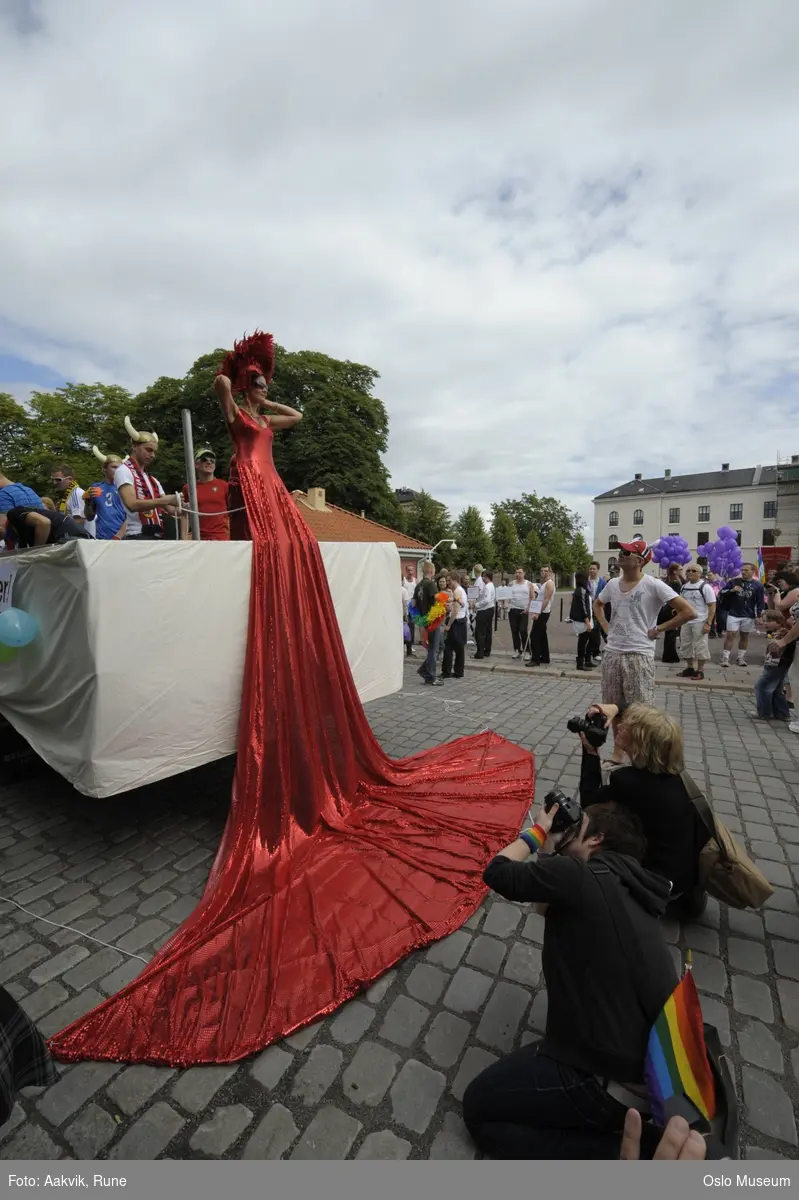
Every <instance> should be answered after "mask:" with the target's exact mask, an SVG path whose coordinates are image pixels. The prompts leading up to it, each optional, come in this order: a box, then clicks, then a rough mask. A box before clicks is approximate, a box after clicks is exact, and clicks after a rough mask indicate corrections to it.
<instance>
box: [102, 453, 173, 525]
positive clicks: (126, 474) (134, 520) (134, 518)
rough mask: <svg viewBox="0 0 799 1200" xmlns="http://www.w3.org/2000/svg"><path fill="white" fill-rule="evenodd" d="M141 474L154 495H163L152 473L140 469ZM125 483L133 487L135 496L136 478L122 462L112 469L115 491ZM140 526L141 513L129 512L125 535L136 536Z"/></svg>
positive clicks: (162, 490)
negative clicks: (114, 469) (119, 465)
mask: <svg viewBox="0 0 799 1200" xmlns="http://www.w3.org/2000/svg"><path fill="white" fill-rule="evenodd" d="M142 475H143V476H144V478H145V480H146V482H147V483H149V485H150V488H151V490H152V491H153V492H154V493H155V495H156V496H163V494H164V489H163V488H162V487H161V484H160V483H159V482H158V480H157V479H154V478H153V476H152V475H148V474H147V472H146V471H142ZM126 483H129V484H130V486H131V487H132V488H133V494H134V496H135V495H136V480H135V479H134V478H133V472H132V471H131V469H130V467H126V466H125V465H124V464H123V465H122V466H121V467H117V469H116V471H114V487H115V488H116V489H117V491H119V489H120V488H122V487H124V486H125V484H126ZM141 528H142V527H141V513H137V512H129V513H128V524H127V532H126V534H125V537H136V536H137V535H138V534H140V533H141Z"/></svg>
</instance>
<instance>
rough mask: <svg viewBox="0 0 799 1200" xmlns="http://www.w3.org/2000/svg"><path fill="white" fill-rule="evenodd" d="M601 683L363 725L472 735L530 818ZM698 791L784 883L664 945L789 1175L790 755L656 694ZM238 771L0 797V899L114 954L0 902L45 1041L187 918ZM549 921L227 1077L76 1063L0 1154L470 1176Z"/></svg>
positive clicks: (423, 701)
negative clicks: (487, 744) (530, 788)
mask: <svg viewBox="0 0 799 1200" xmlns="http://www.w3.org/2000/svg"><path fill="white" fill-rule="evenodd" d="M597 685H598V681H597V680H595V679H592V680H585V679H582V678H579V677H578V678H577V679H574V680H572V679H569V678H548V677H544V676H539V675H538V674H537V673H534V672H531V671H527V673H526V674H525V675H522V674H521V673H518V674H516V673H514V674H512V675H509V674H500V673H498V672H491V671H477V670H474V669H469V670H468V671H467V676H466V678H465V679H464V680H463V681H459V682H457V683H456V682H454V681H453V682H452V683H451V684H448V685H447V686H446V687H445V688H440V689H433V688H424V687H422V686H420V685H419V681H418V679H417V677H416V676H415V674H414V673H413V670H412V669H410V668H409V670H408V673H407V677H406V686H405V689H404V691H403V692H402V693H400V694H398V695H396V696H392V697H389V698H387V699H385V700H381V701H377V702H375V703H373V704H371V705H369V706H368V708H367V713H368V716H369V719H370V721H371V723H372V726H373V728H374V730H375V732H376V734H377V736H378V737H379V738H380V740H381V742H382V743H383V745H384V746H385V747H386V749H387V750H388V751H389V752H390V753H391V754H393V755H396V756H401V755H406V754H410V753H413V752H414V751H417V750H420V749H422V748H423V747H426V746H432V745H435V744H438V743H439V742H441V741H443V740H446V739H450V738H453V737H456V736H459V735H462V734H466V733H473V732H478V731H479V730H481V729H484V728H486V727H491V728H494V729H496V730H497V731H498V732H500V733H503V734H505V735H506V736H507V737H510V738H513V739H514V740H517V741H519V742H520V743H522V744H524V745H528V746H531V747H533V749H534V750H535V753H536V759H537V767H538V777H537V798H538V799H539V800H540V799H541V798H542V796H543V794H544V793H545V792H546V791H547V790H549V789H550V788H551V787H552V786H553V785H554V784H558V785H559V786H561V787H563V788H565V789H567V790H574V789H575V788H576V786H577V781H578V771H579V751H578V743H577V739H576V738H574V737H573V736H572V735H570V734H568V732H567V731H566V728H565V725H566V720H567V718H568V717H569V716H571V715H572V714H573V713H579V712H582V711H584V709H585V707H586V706H587V704H588V702H589V701H590V700H591V699H592V698H594V697H595V696H596V693H597ZM661 701H662V703H663V704H664V705H665V706H666V707H667V708H668V709H669V710H670V711H672V712H673V713H674V714H675V715H676V716H678V717H679V719H680V720H681V722H682V725H683V728H684V730H685V735H686V743H687V749H688V766H689V769H690V770H691V772H692V773H693V774H694V775H695V776H696V777H697V778H698V779H700V780H703V781H704V784H705V786H706V787H707V788H708V791H709V794H710V795H711V796H712V798H713V800H714V803H715V804H716V807H717V809H718V810H719V812H720V813H721V814H723V816H724V819H725V821H727V823H728V824H729V825H730V827H731V828H732V829H734V830H735V831H736V832H737V833H738V834H739V835H741V836H742V837H744V838H745V839H746V841H747V844H748V847H749V849H750V852H751V853H752V855H753V856H754V857H755V858H756V859H757V860H758V861H759V863H760V866H761V867H762V869H763V870H764V871H765V872H766V874H767V875H768V876H769V878H770V879H771V880H772V882H773V883H774V885H775V894H774V897H773V899H772V900H771V901H770V902H769V904H768V906H767V907H766V909H765V911H764V912H763V913H762V914H754V913H736V912H729V911H727V910H724V909H720V908H719V906H718V905H717V904H715V903H713V902H711V904H710V905H709V908H708V911H707V913H706V915H705V917H704V918H703V920H702V921H701V923H699V924H697V925H694V926H688V927H686V928H684V929H679V928H678V927H676V926H671V927H669V929H668V936H669V940H670V942H671V944H672V946H673V949H674V955H675V959H677V958H678V957H679V956H680V955H681V954H682V952H683V951H684V950H685V948H687V947H691V948H692V949H693V951H694V970H695V974H696V979H697V983H698V986H699V988H700V990H701V993H702V1000H703V1008H704V1011H705V1016H706V1018H707V1019H708V1020H709V1021H710V1022H711V1023H713V1024H715V1025H716V1026H717V1027H718V1028H719V1030H720V1033H721V1037H722V1041H723V1042H724V1044H725V1045H727V1046H729V1047H730V1048H731V1053H732V1056H733V1059H734V1062H735V1069H736V1082H737V1085H738V1089H739V1095H740V1096H741V1098H742V1107H741V1115H742V1122H743V1126H742V1135H743V1144H744V1146H745V1147H748V1148H749V1149H750V1154H751V1155H753V1156H761V1157H763V1156H766V1157H784V1158H793V1157H795V1156H796V1148H797V1127H796V1104H797V1101H798V1100H799V1082H798V1080H799V904H797V882H798V881H799V802H798V801H799V737H796V736H794V735H791V734H790V733H789V732H788V730H787V729H786V728H785V727H784V726H779V727H778V726H772V725H759V724H755V723H751V722H749V721H748V720H747V719H746V718H745V716H744V714H745V712H746V711H747V710H748V709H749V707H750V705H749V702H748V698H747V697H741V696H740V695H738V694H735V693H730V692H722V691H710V692H708V691H705V692H703V693H700V692H698V691H695V692H694V693H692V692H691V690H690V689H686V688H680V689H677V688H664V689H663V690H662V692H661ZM230 775H231V767H230V763H224V764H218V765H216V766H215V767H213V768H208V769H204V770H203V771H201V772H195V773H192V774H191V775H188V776H186V777H184V778H178V779H174V780H169V781H166V782H165V783H163V784H160V785H157V786H155V787H152V788H148V789H144V790H143V791H142V792H141V793H139V794H137V795H136V796H135V798H133V797H130V796H127V797H122V798H120V800H119V801H117V802H110V801H95V800H87V799H85V798H82V797H80V796H78V795H77V794H76V793H74V792H73V791H72V790H71V789H70V788H69V787H68V786H67V785H66V784H64V783H63V782H62V781H60V780H59V779H57V778H56V777H54V776H53V775H52V774H50V773H49V772H46V771H45V772H43V773H42V774H41V775H39V776H37V777H31V778H29V779H28V780H27V781H26V782H25V783H23V784H18V785H15V786H9V787H2V786H0V893H1V894H2V895H6V896H13V897H14V898H15V899H16V900H18V901H19V903H21V904H24V905H25V906H26V907H27V908H30V909H33V910H34V911H35V913H36V914H37V915H38V916H47V917H49V918H51V919H52V920H54V921H58V922H61V923H65V924H71V925H75V926H77V927H78V928H80V929H81V930H82V931H83V932H87V933H93V934H95V935H96V936H97V937H100V938H102V939H103V940H105V941H109V942H112V943H114V944H115V945H117V946H118V947H119V948H120V949H119V951H117V950H107V949H102V948H100V947H98V946H97V945H95V944H93V943H91V942H88V941H85V940H84V939H82V938H81V937H79V936H78V935H76V934H72V933H69V932H65V931H63V930H56V929H54V928H53V927H52V926H50V925H46V924H44V923H43V922H41V921H37V920H36V919H35V917H30V916H28V915H26V914H24V913H20V912H19V911H17V910H14V909H13V908H11V907H10V906H8V905H5V904H2V903H0V956H1V957H0V984H2V985H3V986H5V987H7V988H8V989H9V990H10V991H11V992H13V994H14V995H15V996H17V997H18V998H19V999H20V1000H21V1002H22V1004H23V1006H24V1007H25V1008H26V1009H27V1010H28V1012H29V1013H30V1014H31V1015H32V1016H33V1017H34V1018H35V1019H36V1020H37V1021H38V1022H39V1024H40V1026H41V1028H42V1029H43V1031H44V1032H45V1033H46V1034H52V1033H54V1032H55V1031H57V1030H58V1029H60V1028H61V1027H63V1026H64V1025H65V1024H67V1023H68V1022H69V1021H70V1020H72V1019H73V1018H75V1017H76V1016H78V1015H80V1014H81V1013H83V1012H85V1011H87V1010H88V1009H90V1008H92V1007H93V1006H94V1005H95V1004H97V1003H98V1002H99V1000H100V999H102V998H103V997H104V996H106V995H109V994H112V993H113V992H114V991H116V990H117V989H118V988H120V987H121V986H122V985H123V984H124V983H125V982H126V981H127V980H129V979H130V978H131V977H132V976H133V975H135V973H136V972H137V970H138V969H140V967H141V963H139V962H138V961H137V960H135V959H129V958H126V957H124V955H123V954H122V953H121V951H128V952H131V953H137V954H142V955H144V956H145V957H147V956H149V955H150V954H152V953H153V951H154V950H155V948H157V946H159V945H160V944H161V943H162V942H163V941H164V940H165V939H166V938H167V937H168V936H169V935H170V934H171V933H172V932H173V930H174V929H175V928H176V927H177V925H178V924H179V923H180V922H181V921H182V920H183V919H184V917H185V916H186V915H187V914H188V913H189V912H190V911H191V909H192V907H193V906H194V904H195V902H196V900H197V899H198V897H199V895H200V893H201V891H202V887H203V884H204V883H205V879H206V876H207V873H208V868H209V866H210V863H211V860H212V857H213V853H214V851H215V849H216V846H217V844H218V841H219V837H220V833H221V830H222V826H223V823H224V819H225V815H226V812H227V806H228V800H229V786H230ZM542 927H543V923H542V921H541V919H540V918H538V917H536V916H534V915H532V914H530V913H529V911H527V910H526V909H525V908H524V906H517V905H513V904H507V903H505V902H504V901H501V900H499V899H495V900H493V899H489V900H488V901H487V902H486V904H485V905H484V906H483V908H481V909H480V910H479V911H478V912H477V913H476V914H475V915H474V916H473V917H472V918H471V919H470V920H469V921H468V922H467V923H466V925H465V926H464V928H463V929H461V930H460V931H458V932H456V933H454V934H452V935H451V936H450V937H449V938H447V939H445V940H444V941H442V942H440V943H438V944H436V945H434V946H432V947H430V948H429V949H428V950H426V951H422V952H420V953H419V954H416V955H412V956H411V957H410V958H408V959H406V960H405V961H404V962H402V963H401V964H399V965H398V967H397V968H396V969H395V970H393V971H390V972H389V973H388V974H387V975H386V976H385V977H384V978H383V979H381V980H380V981H378V983H376V984H375V985H374V986H373V987H372V988H370V989H369V991H367V992H366V993H365V994H364V995H362V996H361V997H359V998H357V999H355V1000H353V1001H351V1002H350V1003H349V1004H347V1005H346V1006H345V1007H344V1008H342V1009H341V1010H340V1011H339V1012H337V1013H334V1014H333V1015H332V1016H330V1017H328V1018H327V1019H325V1020H324V1021H321V1022H319V1023H318V1024H316V1025H314V1026H312V1027H310V1028H309V1029H306V1030H303V1031H301V1032H300V1033H299V1034H297V1035H295V1036H294V1037H291V1038H288V1039H286V1041H284V1042H283V1043H282V1044H280V1045H277V1046H273V1047H270V1048H269V1049H267V1050H266V1051H264V1053H262V1054H261V1055H259V1056H257V1057H256V1058H255V1059H253V1060H250V1061H247V1062H245V1063H242V1064H239V1065H238V1066H231V1067H200V1068H194V1069H192V1070H189V1071H185V1072H179V1071H173V1070H169V1069H167V1068H154V1067H138V1066H137V1067H123V1066H117V1065H114V1064H91V1063H88V1064H79V1065H78V1066H74V1067H69V1068H66V1069H64V1070H63V1071H62V1074H61V1078H60V1080H59V1082H58V1083H57V1084H56V1085H54V1086H53V1087H52V1088H50V1089H49V1090H48V1091H47V1092H45V1093H44V1094H42V1093H29V1094H26V1095H25V1096H24V1097H23V1098H22V1101H21V1103H20V1104H19V1105H18V1106H17V1108H16V1109H15V1111H14V1114H13V1116H12V1118H11V1121H10V1122H9V1123H8V1124H7V1125H6V1126H5V1127H4V1128H3V1129H2V1130H0V1157H2V1158H5V1159H27V1158H40V1159H56V1158H70V1157H71V1158H114V1159H115V1158H121V1159H125V1158H143V1159H151V1158H157V1157H167V1158H174V1159H181V1158H203V1157H213V1158H216V1157H229V1158H256V1159H257V1158H277V1157H281V1156H282V1157H293V1158H333V1159H335V1158H346V1157H360V1158H415V1159H418V1158H430V1157H432V1158H453V1159H454V1158H470V1157H473V1149H472V1147H471V1145H470V1142H469V1139H468V1137H467V1136H466V1133H465V1130H464V1127H463V1123H462V1120H461V1116H460V1099H461V1096H462V1094H463V1090H464V1087H465V1086H466V1083H467V1082H468V1081H469V1080H470V1079H471V1078H472V1077H473V1076H474V1075H475V1074H476V1073H477V1072H478V1071H479V1070H480V1069H482V1067H484V1066H485V1065H486V1064H487V1063H489V1062H493V1061H494V1060H495V1059H496V1058H497V1057H498V1056H499V1055H501V1054H505V1053H507V1052H508V1051H509V1050H511V1049H512V1048H514V1047H515V1046H519V1045H522V1044H524V1043H526V1042H528V1041H530V1040H531V1039H533V1038H535V1037H536V1036H537V1032H538V1031H540V1029H541V1028H542V1021H543V1019H544V1015H545V1012H546V994H545V992H544V990H543V989H542V986H541V983H542V981H541V938H542Z"/></svg>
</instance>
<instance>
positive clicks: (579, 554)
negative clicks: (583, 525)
mask: <svg viewBox="0 0 799 1200" xmlns="http://www.w3.org/2000/svg"><path fill="white" fill-rule="evenodd" d="M571 551H572V559H573V561H574V570H575V571H587V570H588V564H589V563H590V562H591V551H590V550H589V549H588V543H587V542H586V540H585V538H584V537H583V535H582V534H581V533H575V535H574V537H573V538H572V540H571Z"/></svg>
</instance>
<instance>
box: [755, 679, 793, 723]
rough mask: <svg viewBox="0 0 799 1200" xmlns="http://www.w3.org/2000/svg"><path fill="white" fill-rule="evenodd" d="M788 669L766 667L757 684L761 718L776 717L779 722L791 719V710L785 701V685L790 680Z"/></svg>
mask: <svg viewBox="0 0 799 1200" xmlns="http://www.w3.org/2000/svg"><path fill="white" fill-rule="evenodd" d="M788 670H789V668H788V667H764V668H763V671H762V674H761V675H760V678H759V679H758V680H757V682H756V683H755V700H756V702H757V715H758V716H759V717H776V718H777V720H779V721H787V720H789V719H790V716H791V710H790V709H789V708H788V701H787V700H786V699H785V690H784V684H785V680H786V679H787V678H788Z"/></svg>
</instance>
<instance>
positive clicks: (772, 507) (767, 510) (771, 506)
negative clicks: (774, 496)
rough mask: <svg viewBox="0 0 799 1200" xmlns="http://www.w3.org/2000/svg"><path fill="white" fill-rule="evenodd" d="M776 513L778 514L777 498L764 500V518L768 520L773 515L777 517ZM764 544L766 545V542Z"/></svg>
mask: <svg viewBox="0 0 799 1200" xmlns="http://www.w3.org/2000/svg"><path fill="white" fill-rule="evenodd" d="M776 515H777V501H776V500H764V501H763V520H764V521H768V520H770V519H771V518H772V517H776ZM763 544H764V545H765V542H764V543H763ZM769 544H770V543H769Z"/></svg>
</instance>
